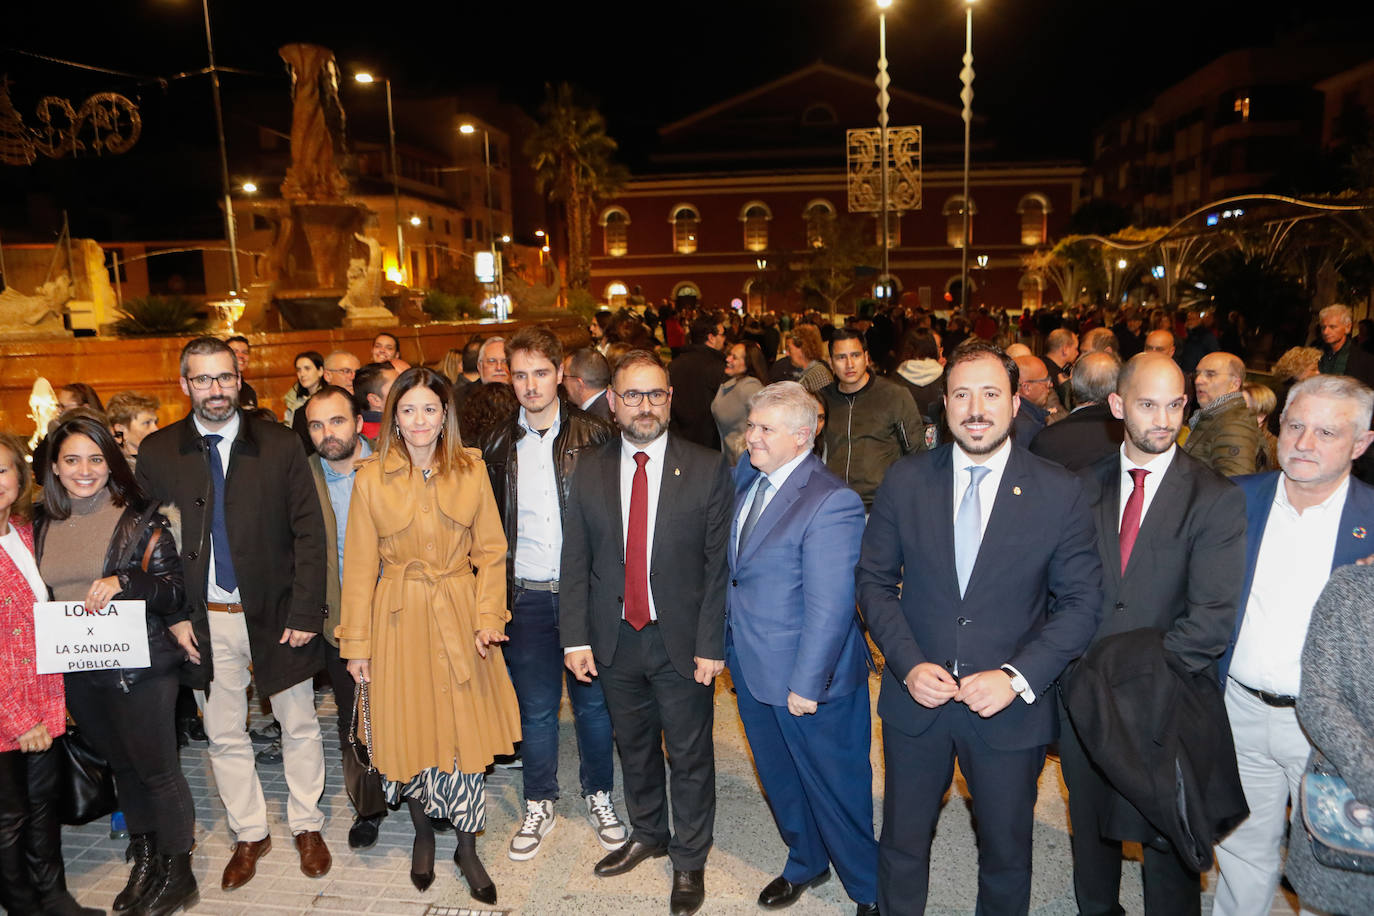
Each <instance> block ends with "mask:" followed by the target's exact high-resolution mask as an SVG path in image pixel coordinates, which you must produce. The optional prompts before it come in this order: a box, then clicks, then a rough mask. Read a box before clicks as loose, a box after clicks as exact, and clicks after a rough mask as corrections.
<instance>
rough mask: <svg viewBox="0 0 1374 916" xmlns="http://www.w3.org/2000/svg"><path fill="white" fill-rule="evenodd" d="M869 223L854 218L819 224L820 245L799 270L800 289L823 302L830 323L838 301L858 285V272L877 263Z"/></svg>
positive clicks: (825, 220) (830, 217)
mask: <svg viewBox="0 0 1374 916" xmlns="http://www.w3.org/2000/svg"><path fill="white" fill-rule="evenodd" d="M869 226H870V223H869V222H868V221H867V220H864V219H855V218H854V217H845V218H836V217H833V216H827V217H825V218H824V219H823V220H822V222H821V223H820V226H819V228H820V240H821V244H820V247H818V248H817V249H816V250H815V252H814V253H813V254H812V255H811V260H810V262H809V263H808V264H807V265H806V269H805V270H804V271H803V274H802V280H801V288H802V289H803V290H805V291H807V292H810V293H814V294H816V295H817V296H820V297H821V298H822V299H824V300H825V302H826V305H827V306H828V307H829V311H830V316H831V320H832V321H833V320H834V318H835V316H836V315H837V314H838V313H839V308H838V306H839V303H840V300H841V299H843V298H844V297H845V296H847V295H849V294H850V293H851V292H853V291H854V288H855V287H856V286H858V284H859V269H860V268H862V267H871V266H872V265H873V264H875V263H876V262H877V260H878V248H877V246H876V245H873V244H870V243H869V242H868V241H867V240H868V239H869V238H871V237H872V236H871V232H872V230H871V229H869Z"/></svg>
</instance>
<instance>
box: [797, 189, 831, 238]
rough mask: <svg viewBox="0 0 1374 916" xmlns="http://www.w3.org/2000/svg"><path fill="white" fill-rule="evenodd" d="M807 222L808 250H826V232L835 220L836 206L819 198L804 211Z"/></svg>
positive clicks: (803, 215) (803, 214)
mask: <svg viewBox="0 0 1374 916" xmlns="http://www.w3.org/2000/svg"><path fill="white" fill-rule="evenodd" d="M802 218H803V219H805V220H806V245H807V247H808V248H824V247H825V232H826V229H827V228H828V227H829V225H830V221H831V220H833V219H834V218H835V205H834V204H832V203H831V202H830V201H828V200H825V199H823V198H817V199H816V200H813V201H811V202H810V203H809V204H807V205H806V209H805V210H803V211H802Z"/></svg>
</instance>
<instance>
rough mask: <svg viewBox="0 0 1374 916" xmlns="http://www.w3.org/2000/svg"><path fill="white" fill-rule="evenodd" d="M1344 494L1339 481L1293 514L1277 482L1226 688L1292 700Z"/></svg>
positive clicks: (1346, 483) (1344, 483)
mask: <svg viewBox="0 0 1374 916" xmlns="http://www.w3.org/2000/svg"><path fill="white" fill-rule="evenodd" d="M1349 490H1350V478H1349V477H1346V479H1345V480H1344V481H1342V483H1341V485H1340V486H1339V487H1337V488H1336V492H1334V493H1332V494H1331V495H1330V496H1328V497H1327V498H1326V499H1325V500H1324V501H1323V502H1321V503H1318V504H1317V505H1315V506H1309V507H1308V508H1306V509H1304V510H1303V511H1302V512H1298V510H1297V509H1295V508H1294V507H1293V504H1292V503H1291V502H1289V501H1288V490H1287V487H1286V486H1285V485H1284V478H1282V477H1280V478H1279V485H1278V487H1276V488H1275V490H1274V502H1273V504H1272V505H1271V506H1270V507H1269V520H1268V522H1267V523H1266V524H1265V526H1264V537H1263V538H1262V539H1261V540H1260V547H1259V553H1258V555H1257V556H1256V557H1255V577H1254V579H1253V580H1252V581H1251V584H1250V598H1249V600H1248V601H1247V602H1246V605H1245V619H1244V620H1243V621H1242V622H1241V626H1240V637H1239V639H1238V640H1237V641H1236V651H1235V655H1234V656H1232V659H1231V670H1230V677H1231V678H1232V679H1233V680H1235V681H1238V682H1239V683H1241V684H1244V685H1245V686H1246V687H1251V688H1254V689H1255V690H1263V691H1265V692H1267V693H1274V694H1278V695H1280V696H1290V697H1291V696H1297V695H1298V688H1299V686H1300V685H1301V683H1302V647H1303V643H1304V642H1306V641H1307V624H1308V623H1309V622H1310V621H1311V619H1312V608H1313V606H1314V605H1315V604H1316V603H1317V598H1318V597H1319V596H1320V595H1321V593H1322V589H1323V588H1325V587H1326V580H1327V579H1329V578H1330V577H1331V557H1332V556H1333V555H1334V554H1335V552H1336V540H1337V538H1338V537H1339V535H1340V525H1341V513H1342V512H1343V511H1345V497H1346V494H1347V493H1348V492H1349Z"/></svg>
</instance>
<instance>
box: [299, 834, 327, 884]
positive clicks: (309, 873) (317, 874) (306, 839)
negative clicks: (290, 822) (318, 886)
mask: <svg viewBox="0 0 1374 916" xmlns="http://www.w3.org/2000/svg"><path fill="white" fill-rule="evenodd" d="M296 851H297V852H299V853H300V854H301V874H303V875H305V876H306V877H307V878H322V877H324V876H325V875H327V874H329V866H331V865H333V864H334V859H333V858H332V857H331V856H330V855H329V847H328V846H326V845H324V837H322V836H320V832H319V831H318V830H307V831H305V833H298V834H296Z"/></svg>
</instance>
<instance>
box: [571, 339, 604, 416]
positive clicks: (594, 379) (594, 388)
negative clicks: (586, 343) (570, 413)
mask: <svg viewBox="0 0 1374 916" xmlns="http://www.w3.org/2000/svg"><path fill="white" fill-rule="evenodd" d="M610 384H611V366H610V364H609V363H607V362H606V357H604V356H602V355H601V354H600V353H598V352H597V351H596V350H594V349H592V348H591V347H583V348H582V349H581V350H576V351H574V352H572V353H570V354H568V356H567V357H566V358H564V360H563V390H564V391H566V392H567V393H568V399H569V400H570V401H572V402H573V403H574V404H576V405H577V406H578V407H580V408H582V409H583V410H585V411H586V412H587V413H589V414H591V415H592V416H594V417H600V418H601V419H603V420H608V421H609V420H610V419H611V402H610V400H609V396H608V395H607V394H606V389H607V388H608V387H610Z"/></svg>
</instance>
